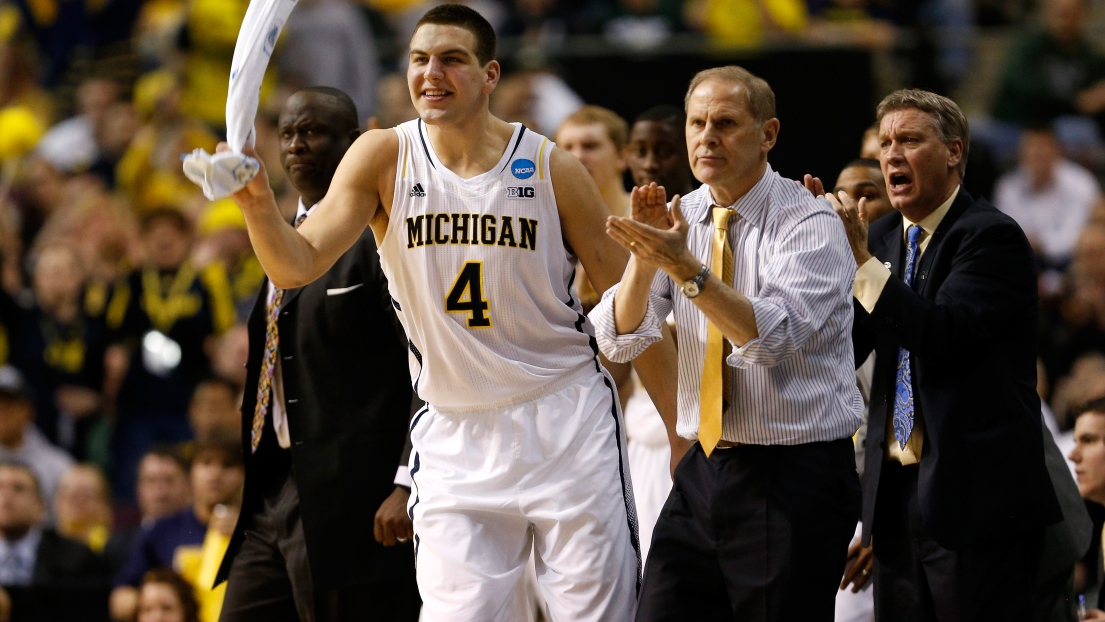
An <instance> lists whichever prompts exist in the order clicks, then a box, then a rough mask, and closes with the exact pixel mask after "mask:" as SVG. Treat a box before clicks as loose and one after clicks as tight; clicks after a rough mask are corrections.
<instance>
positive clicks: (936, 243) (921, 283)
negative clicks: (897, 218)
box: [913, 186, 974, 295]
mask: <svg viewBox="0 0 1105 622" xmlns="http://www.w3.org/2000/svg"><path fill="white" fill-rule="evenodd" d="M972 203H974V199H972V198H971V195H969V194H967V191H966V190H964V189H963V187H962V186H960V188H959V194H958V195H956V197H955V201H953V202H952V206H951V208H949V209H948V213H947V214H945V215H944V219H943V220H941V221H940V224H939V225H937V226H936V231H934V232H933V234H932V239H931V240H929V243H928V246H926V247H925V254H923V255H921V263H920V264H919V265H918V266H917V274H916V277H915V278H914V279H913V291H915V292H917V293H918V294H922V295H924V293H925V290H926V289H928V284H929V281H930V280H932V279H929V278H928V274H929V270H930V269H931V268H932V263H933V262H934V261H936V259H935V258H936V255H937V253H939V252H940V244H941V243H942V242H943V241H944V238H945V237H947V235H948V231H950V230H951V228H952V227H953V226H955V223H956V221H957V220H959V217H960V216H962V215H963V212H965V211H967V208H968V207H970V206H971V204H972Z"/></svg>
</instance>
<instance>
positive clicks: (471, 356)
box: [379, 119, 597, 411]
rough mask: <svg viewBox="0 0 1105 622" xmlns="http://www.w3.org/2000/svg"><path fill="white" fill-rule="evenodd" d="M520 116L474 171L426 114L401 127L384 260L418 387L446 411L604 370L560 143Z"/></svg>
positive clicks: (540, 391) (481, 406)
mask: <svg viewBox="0 0 1105 622" xmlns="http://www.w3.org/2000/svg"><path fill="white" fill-rule="evenodd" d="M514 126H515V127H514V134H513V136H512V137H511V139H510V142H509V143H508V144H507V148H506V150H505V152H504V153H503V157H502V158H501V159H500V160H499V162H498V164H496V165H495V166H494V168H492V169H491V170H489V171H487V172H486V173H483V174H482V175H477V176H476V177H473V178H471V179H461V178H460V177H459V176H458V175H456V174H455V173H453V172H452V171H450V170H449V169H447V168H445V166H444V165H442V164H441V161H440V160H438V158H437V156H436V154H434V150H433V146H432V145H431V144H430V140H429V137H428V136H427V134H426V126H425V125H423V124H422V121H421V120H419V119H415V120H414V121H409V122H407V123H403V124H402V125H399V126H397V127H396V128H395V131H396V132H397V133H398V134H399V161H398V165H397V167H396V174H395V196H394V198H393V199H392V206H391V219H390V221H389V223H388V230H387V234H386V235H385V236H384V239H383V241H382V243H381V244H380V250H379V252H380V263H381V265H382V266H383V269H384V272H385V274H387V277H388V286H389V288H390V290H391V295H392V297H393V299H394V301H395V309H396V312H397V313H398V315H399V319H400V320H401V321H402V323H403V327H404V328H405V329H406V331H407V338H408V339H409V340H410V350H411V356H410V370H411V378H412V380H413V382H414V388H415V390H416V391H417V392H418V395H419V396H420V397H421V398H422V399H424V400H426V401H427V402H429V403H430V404H433V405H434V407H436V408H438V409H440V410H453V411H464V410H485V409H491V408H497V407H501V406H507V405H510V404H516V403H520V402H524V401H528V400H531V399H535V398H537V397H539V396H542V395H545V394H547V393H549V392H551V391H555V390H558V389H559V388H561V387H563V386H565V385H566V384H567V383H568V382H570V381H572V380H573V379H575V378H577V377H578V376H579V374H580V373H583V370H584V369H586V368H587V367H590V369H591V373H594V371H595V355H596V353H597V349H596V348H595V345H594V336H593V335H594V332H593V329H592V328H591V326H590V324H589V322H588V321H587V318H586V317H585V316H584V315H583V312H582V310H581V307H580V304H579V301H578V300H576V298H575V296H574V295H573V294H572V288H571V283H572V280H573V278H574V276H575V270H574V263H575V259H574V257H573V256H572V253H571V252H570V251H569V250H568V249H567V248H566V247H565V242H564V238H563V232H562V231H561V228H560V215H559V213H558V211H557V207H556V199H555V197H554V196H553V186H552V179H551V175H550V173H549V156H550V154H551V153H552V149H553V146H554V145H553V143H552V141H550V140H549V139H547V138H545V137H544V136H541V135H540V134H536V133H534V132H532V131H530V130H527V129H526V128H525V127H523V126H521V125H520V124H514ZM576 372H579V373H576Z"/></svg>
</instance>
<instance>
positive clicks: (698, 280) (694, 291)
mask: <svg viewBox="0 0 1105 622" xmlns="http://www.w3.org/2000/svg"><path fill="white" fill-rule="evenodd" d="M709 276H710V269H709V268H707V267H706V264H703V265H702V271H701V272H699V273H698V274H697V275H696V276H695V277H694V278H693V279H691V280H689V281H684V282H683V284H682V285H680V286H679V291H680V292H682V293H683V295H684V296H686V297H687V298H694V297H695V296H697V295H699V294H700V293H702V288H703V287H704V286H705V285H706V279H707V278H708V277H709Z"/></svg>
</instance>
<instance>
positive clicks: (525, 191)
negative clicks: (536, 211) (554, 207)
mask: <svg viewBox="0 0 1105 622" xmlns="http://www.w3.org/2000/svg"><path fill="white" fill-rule="evenodd" d="M536 196H537V193H536V192H535V191H534V189H533V186H507V188H506V198H508V199H533V198H536Z"/></svg>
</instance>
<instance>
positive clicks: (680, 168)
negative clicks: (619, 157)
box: [625, 106, 697, 196]
mask: <svg viewBox="0 0 1105 622" xmlns="http://www.w3.org/2000/svg"><path fill="white" fill-rule="evenodd" d="M686 124H687V115H686V113H684V112H683V109H682V108H676V107H675V106H654V107H652V108H649V109H648V110H646V111H644V112H642V113H641V114H640V115H638V116H637V119H636V120H635V121H634V122H633V129H632V130H630V132H629V144H628V145H627V146H626V150H625V153H626V164H627V165H628V167H629V173H630V176H631V177H632V178H633V183H634V184H635V185H637V186H647V185H649V184H651V183H652V182H656V184H657V185H660V186H664V188H665V189H667V191H668V195H669V196H670V195H674V194H678V195H679V196H684V195H686V194H687V193H688V192H691V191H692V190H694V189H695V186H696V185H697V183H696V182H695V179H694V177H693V175H692V174H691V166H690V164H689V163H688V161H687V134H686V130H685V129H684V126H685V125H686Z"/></svg>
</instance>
